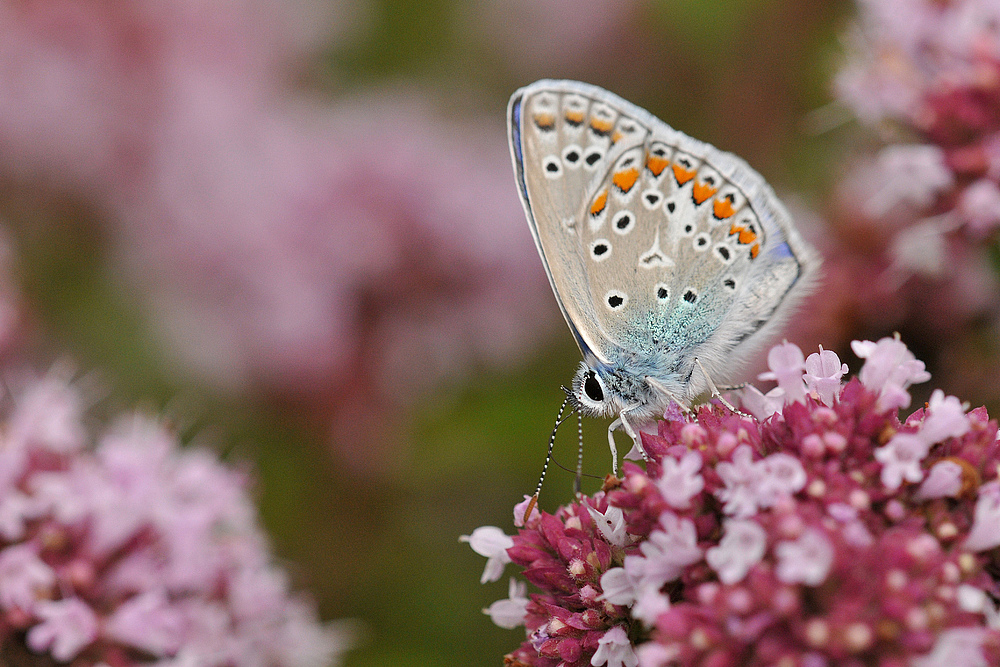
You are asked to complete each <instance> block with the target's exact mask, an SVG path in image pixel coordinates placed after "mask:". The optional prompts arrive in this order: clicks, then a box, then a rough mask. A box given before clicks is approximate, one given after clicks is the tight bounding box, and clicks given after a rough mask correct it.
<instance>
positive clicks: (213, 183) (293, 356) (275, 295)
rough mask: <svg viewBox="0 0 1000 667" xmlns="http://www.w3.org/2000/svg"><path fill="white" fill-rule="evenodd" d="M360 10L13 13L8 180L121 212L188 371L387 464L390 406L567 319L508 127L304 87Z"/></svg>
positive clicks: (75, 7) (247, 1) (363, 461)
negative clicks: (539, 249)
mask: <svg viewBox="0 0 1000 667" xmlns="http://www.w3.org/2000/svg"><path fill="white" fill-rule="evenodd" d="M355 4H356V3H350V2H324V3H315V2H311V1H308V0H306V1H302V0H293V1H292V2H278V1H276V0H235V1H234V2H228V3H225V4H224V5H222V6H213V7H212V8H211V9H207V8H206V7H203V6H201V5H200V4H198V3H192V2H189V1H187V0H155V1H153V2H150V1H148V0H147V1H143V2H135V3H110V4H109V3H94V2H86V1H83V0H62V1H60V2H44V1H39V0H29V1H28V2H19V3H0V61H3V62H4V63H5V66H4V67H3V68H0V177H2V178H6V179H12V180H17V181H21V180H23V181H28V182H30V183H32V184H33V185H41V186H42V187H43V188H46V187H47V188H50V189H53V190H55V191H56V193H57V194H61V193H62V192H63V191H69V192H71V193H72V195H73V196H74V197H77V198H79V199H82V200H84V201H86V202H88V203H89V204H90V207H91V208H92V210H94V211H96V212H97V215H100V216H101V217H102V218H103V220H102V222H103V223H104V224H105V225H106V227H107V233H106V234H102V237H106V238H108V239H109V240H110V242H111V243H112V245H113V246H114V247H113V252H114V256H115V259H116V260H117V261H116V266H117V267H118V268H119V271H118V272H117V273H118V274H124V275H125V276H126V277H127V278H128V279H129V280H130V281H131V283H132V285H133V286H137V287H138V294H139V296H140V298H139V299H138V300H137V301H138V303H139V304H140V305H141V306H142V307H143V308H144V310H145V311H146V312H147V313H148V317H149V319H150V320H151V322H152V326H151V329H152V330H153V331H154V332H155V333H158V334H160V336H161V338H162V340H163V341H164V343H165V344H164V345H163V349H164V351H165V353H166V354H168V355H171V356H173V357H174V360H175V361H179V362H180V363H179V364H175V366H176V367H177V368H180V369H182V370H183V371H185V372H186V373H187V374H188V375H189V376H196V377H198V378H199V379H202V380H204V381H206V382H209V383H212V384H214V385H215V386H217V387H221V388H224V389H227V390H231V391H241V390H247V389H250V390H256V391H259V392H263V393H267V394H275V393H277V394H279V395H281V396H282V397H283V398H288V397H291V398H292V399H293V400H295V401H297V402H298V404H300V405H301V404H305V407H306V408H307V410H309V411H310V412H311V414H313V415H315V416H316V417H318V418H321V419H329V420H330V421H331V422H332V426H333V428H332V430H333V433H334V440H335V441H337V442H338V444H339V445H340V451H341V453H342V454H343V455H344V457H345V458H348V459H349V460H348V463H353V464H356V465H357V466H358V467H368V468H369V469H371V470H374V469H377V468H380V467H382V466H379V465H377V463H373V462H378V461H379V457H378V456H377V454H378V445H379V444H384V443H380V442H379V441H380V439H381V438H380V437H379V436H382V435H385V434H388V433H389V432H391V431H392V429H391V428H389V426H388V424H387V419H388V417H387V415H392V414H394V413H398V412H399V410H398V409H399V408H405V407H406V406H407V405H408V404H409V402H410V401H412V400H413V399H414V398H416V397H417V396H420V395H421V394H422V393H423V392H426V391H428V390H430V389H433V388H434V387H435V386H436V385H437V383H438V382H440V381H441V380H442V379H444V378H449V377H455V376H459V375H461V374H462V373H463V371H465V370H466V369H468V368H469V367H470V366H472V365H474V364H482V363H487V364H504V365H509V364H510V362H511V359H513V358H516V357H517V356H518V354H519V352H520V351H522V350H523V349H526V348H531V347H534V345H536V344H537V343H536V342H535V341H537V339H538V338H537V336H538V333H539V331H541V330H544V329H545V328H547V327H549V326H551V327H552V329H553V330H555V326H558V322H557V320H556V317H555V315H554V314H552V313H554V311H553V309H552V308H551V296H549V294H548V293H547V292H546V291H545V290H544V289H543V288H542V286H543V285H544V284H545V277H544V271H543V270H542V267H541V265H540V263H539V262H538V259H537V254H536V253H535V251H534V250H533V244H532V241H531V235H530V233H529V232H528V230H527V227H526V226H525V224H524V215H523V212H522V210H521V207H520V204H519V202H518V199H517V195H516V191H515V189H514V188H513V186H512V185H511V183H512V181H511V170H510V157H509V152H508V149H507V146H506V143H505V141H504V132H503V127H502V114H497V115H496V116H495V118H494V119H493V122H492V123H483V122H481V121H478V120H476V121H471V122H463V121H461V120H459V119H457V118H456V117H455V114H454V113H452V114H451V116H452V118H451V119H448V120H446V119H445V115H444V114H441V113H438V112H437V111H436V110H435V109H434V108H433V105H434V104H435V102H434V101H433V100H432V99H430V98H428V97H427V96H425V95H423V94H421V93H420V92H418V91H417V90H415V89H409V90H399V91H396V92H394V93H393V92H386V91H379V92H368V93H358V94H355V96H354V97H353V98H351V99H344V100H340V101H337V102H333V101H322V100H320V99H319V97H320V96H319V95H317V94H316V93H315V91H312V92H310V91H305V90H301V89H299V88H298V87H296V85H295V82H296V81H297V80H301V79H303V78H305V76H304V75H303V74H302V70H304V69H306V68H307V65H308V63H309V62H310V61H312V60H314V59H316V58H317V57H318V56H317V51H318V48H317V34H316V33H317V32H319V30H325V31H327V32H328V31H329V30H334V31H339V32H343V31H345V30H346V29H347V28H348V27H349V26H350V25H351V22H350V21H348V20H346V17H347V15H349V14H350V13H351V11H352V8H355ZM605 4H606V3H605ZM320 5H322V9H320ZM355 9H359V10H360V9H361V7H360V6H358V7H356V8H355ZM317 11H322V12H323V15H322V16H317V15H316V12H317ZM609 11H610V10H609ZM264 17H266V20H262V19H263V18H264ZM598 23H599V22H598ZM318 27H320V28H319V30H318V29H317V28H318ZM463 98H464V94H463ZM498 103H500V104H502V101H499V102H498ZM442 106H446V104H443V105H442ZM497 108H500V107H499V106H498V107H497ZM543 313H550V314H552V315H551V316H548V317H547V316H545V315H543ZM372 406H377V408H373V407H372ZM362 443H363V446H361V445H362ZM373 450H375V452H374V453H375V454H376V455H375V456H373V455H372V454H373Z"/></svg>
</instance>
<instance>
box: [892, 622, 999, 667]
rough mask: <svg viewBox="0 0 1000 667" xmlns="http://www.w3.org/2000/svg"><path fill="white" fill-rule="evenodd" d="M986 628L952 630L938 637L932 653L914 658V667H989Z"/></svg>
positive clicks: (912, 663)
mask: <svg viewBox="0 0 1000 667" xmlns="http://www.w3.org/2000/svg"><path fill="white" fill-rule="evenodd" d="M985 635H986V629H985V628H950V629H948V630H945V631H944V632H942V633H941V634H939V635H938V637H937V641H936V642H934V648H933V649H931V652H930V653H928V654H926V655H922V656H920V657H918V658H914V659H913V660H912V661H911V662H910V664H911V665H912V667H958V666H959V665H961V667H989V663H988V662H986V656H984V655H983V639H984V637H985Z"/></svg>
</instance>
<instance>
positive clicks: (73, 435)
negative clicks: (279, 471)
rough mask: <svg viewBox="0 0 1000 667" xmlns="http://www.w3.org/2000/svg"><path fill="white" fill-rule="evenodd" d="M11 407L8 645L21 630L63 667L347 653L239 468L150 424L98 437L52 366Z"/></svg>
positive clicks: (142, 421) (125, 424)
mask: <svg viewBox="0 0 1000 667" xmlns="http://www.w3.org/2000/svg"><path fill="white" fill-rule="evenodd" d="M10 403H12V404H13V405H12V406H7V410H8V414H6V417H5V419H6V427H5V428H4V430H3V436H2V438H0V452H2V456H3V458H4V460H5V461H6V462H7V464H8V465H7V468H6V469H5V471H4V478H5V480H6V483H5V484H4V485H3V486H2V487H0V515H2V517H3V518H2V521H0V523H2V528H0V619H2V621H3V626H4V627H5V628H6V632H7V633H8V634H7V635H5V638H4V640H3V641H4V642H11V641H20V640H18V639H16V637H17V636H18V635H17V634H15V633H23V635H21V636H23V641H24V642H26V644H27V647H28V648H29V649H30V650H31V651H33V652H35V653H38V654H42V655H46V656H50V657H51V658H52V659H53V660H55V661H58V662H70V661H76V660H82V661H84V662H87V663H88V664H90V663H95V664H101V663H106V664H121V665H126V664H127V665H146V664H149V665H152V664H167V663H170V664H174V663H173V662H171V661H176V663H177V664H198V665H206V666H207V665H223V664H226V665H233V666H234V667H239V666H243V665H246V666H250V665H260V664H263V663H266V664H270V665H275V666H283V667H323V666H325V665H328V664H329V663H330V661H331V660H333V659H334V658H335V657H336V656H337V654H338V653H339V652H340V651H342V650H343V649H344V647H345V642H346V637H345V636H340V635H339V634H338V632H337V631H336V630H335V629H334V628H332V627H329V628H324V627H323V626H321V625H320V624H319V623H318V622H317V620H316V615H315V611H314V610H313V608H312V606H311V605H310V604H309V603H308V602H307V601H305V600H303V599H300V598H296V597H293V596H292V595H291V593H290V591H289V588H288V583H287V576H286V575H285V574H284V572H283V571H281V570H279V569H278V568H276V567H275V566H274V565H273V564H272V563H271V557H270V554H269V553H268V548H267V542H266V539H265V537H264V535H263V533H262V532H261V529H260V527H259V526H258V524H257V519H256V512H255V510H254V509H253V506H252V504H251V502H250V499H249V496H248V495H247V492H246V478H245V476H244V475H243V474H241V473H239V472H237V471H235V470H231V469H229V468H227V467H225V466H223V465H221V464H220V463H219V462H218V461H217V460H216V458H215V457H214V456H212V455H211V454H209V453H208V452H207V451H205V450H201V449H195V448H190V449H184V450H182V449H180V448H179V447H178V445H177V440H176V438H175V436H174V435H173V434H171V433H170V432H169V431H168V430H167V429H166V428H165V427H164V426H163V425H161V424H159V423H157V422H155V421H153V420H151V419H148V418H145V417H139V416H136V417H132V418H123V419H122V420H121V421H119V422H118V423H117V424H115V425H114V426H113V427H112V428H111V429H109V430H108V431H107V432H105V433H103V434H99V435H97V436H96V437H95V436H93V435H92V434H91V433H90V431H89V430H88V429H87V428H86V427H85V425H84V422H83V416H84V412H83V407H82V406H83V405H84V403H83V400H82V397H81V396H80V394H79V393H78V391H77V389H76V388H74V387H73V386H72V385H70V384H68V383H67V382H66V380H65V379H64V378H61V377H60V376H59V375H56V374H52V375H49V376H48V377H45V378H42V379H40V380H38V381H35V382H31V383H28V385H27V386H26V387H24V388H23V390H21V391H20V392H19V393H16V394H15V395H14V396H13V397H12V399H11V401H10ZM49 417H50V418H49ZM15 454H16V455H15Z"/></svg>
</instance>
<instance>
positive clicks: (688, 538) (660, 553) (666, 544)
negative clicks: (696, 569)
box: [625, 511, 702, 589]
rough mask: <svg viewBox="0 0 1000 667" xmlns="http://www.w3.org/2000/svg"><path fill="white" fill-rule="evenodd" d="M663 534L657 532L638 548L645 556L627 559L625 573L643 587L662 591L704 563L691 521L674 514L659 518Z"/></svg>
mask: <svg viewBox="0 0 1000 667" xmlns="http://www.w3.org/2000/svg"><path fill="white" fill-rule="evenodd" d="M660 527H661V528H662V530H654V531H653V532H651V533H650V534H649V538H648V539H647V540H646V541H645V542H643V543H642V544H641V545H640V546H639V551H640V552H641V553H642V556H626V557H625V570H626V571H627V572H629V576H630V577H633V578H634V579H635V580H636V581H639V582H640V586H642V587H645V586H653V587H654V588H656V589H659V588H660V587H661V586H663V584H665V583H667V582H668V581H673V580H674V579H677V578H678V577H680V576H681V573H683V572H684V568H685V567H687V566H688V565H691V564H693V563H697V562H698V561H700V560H701V557H702V554H701V549H699V548H698V534H697V531H696V530H695V527H694V523H693V522H692V521H691V520H690V519H679V518H678V517H677V516H676V515H675V514H674V513H673V512H669V511H665V512H664V513H663V514H662V515H661V516H660Z"/></svg>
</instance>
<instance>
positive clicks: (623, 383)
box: [572, 354, 687, 422]
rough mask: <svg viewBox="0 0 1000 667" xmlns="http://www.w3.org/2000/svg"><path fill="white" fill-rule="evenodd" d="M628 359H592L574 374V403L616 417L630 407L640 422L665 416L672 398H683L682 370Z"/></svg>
mask: <svg viewBox="0 0 1000 667" xmlns="http://www.w3.org/2000/svg"><path fill="white" fill-rule="evenodd" d="M628 356H629V359H627V360H616V362H613V363H610V364H606V363H603V362H601V361H599V360H597V359H594V358H589V359H587V360H586V361H584V362H582V363H581V364H580V367H579V368H578V369H577V371H576V374H575V375H574V376H573V396H572V399H573V402H574V404H575V405H576V408H577V409H578V410H580V411H581V412H583V413H584V414H586V415H588V416H591V417H613V416H618V415H620V414H621V413H622V412H623V411H625V410H628V412H629V414H630V415H632V416H633V417H634V418H636V419H637V420H638V421H639V422H643V421H647V420H650V419H654V418H657V417H661V416H662V415H663V411H664V410H665V409H666V407H667V405H669V404H670V403H671V402H672V401H678V400H679V401H684V400H686V398H687V397H686V396H685V395H684V388H685V383H684V382H683V380H684V378H683V375H682V374H680V373H666V374H664V373H663V366H662V364H658V363H656V361H655V360H653V359H645V360H643V359H638V358H635V355H631V354H630V355H628Z"/></svg>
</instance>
